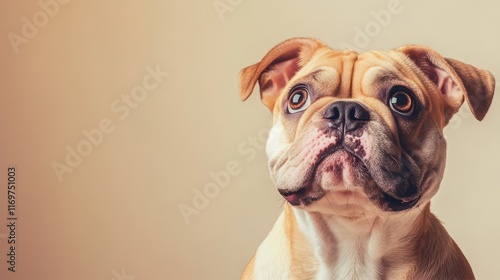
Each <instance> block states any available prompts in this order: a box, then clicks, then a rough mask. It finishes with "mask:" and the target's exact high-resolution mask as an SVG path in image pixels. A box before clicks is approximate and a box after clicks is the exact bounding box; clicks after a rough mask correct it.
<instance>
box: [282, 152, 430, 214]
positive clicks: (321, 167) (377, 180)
mask: <svg viewBox="0 0 500 280" xmlns="http://www.w3.org/2000/svg"><path fill="white" fill-rule="evenodd" d="M375 171H377V170H375ZM375 171H374V170H372V169H371V168H370V164H369V163H367V162H366V161H365V160H364V159H363V158H362V157H361V156H360V155H359V154H358V153H356V152H354V151H353V150H352V149H349V148H348V147H345V146H342V147H338V146H332V147H330V148H328V149H326V150H325V151H324V152H323V153H321V154H320V155H319V156H318V160H317V161H316V163H315V164H314V165H313V166H312V168H311V170H310V172H307V178H306V180H305V181H304V183H305V184H304V187H302V188H299V189H298V190H295V191H286V190H285V191H284V190H280V191H279V192H280V194H281V195H282V196H283V197H284V198H285V200H286V201H287V202H288V203H290V204H291V205H293V206H299V205H300V206H304V207H305V206H309V205H311V204H312V203H313V202H315V201H317V200H320V199H322V198H323V197H324V196H325V195H326V194H327V193H328V192H329V191H336V192H344V191H350V190H353V189H356V190H358V191H362V192H364V193H365V194H366V196H367V197H368V198H369V199H370V200H371V201H372V202H373V203H374V204H376V205H378V207H379V208H380V209H382V210H384V211H391V212H399V211H404V210H408V209H410V208H412V207H414V206H415V205H416V204H417V203H418V201H419V200H420V198H421V193H420V190H419V188H418V187H417V186H416V185H411V184H412V183H411V182H410V181H411V180H406V179H405V180H402V179H395V178H399V177H401V176H402V175H400V174H392V175H388V176H385V177H384V176H373V175H372V172H375ZM381 178H382V179H381ZM387 178H392V179H393V180H392V181H390V180H388V179H387ZM395 184H399V185H401V189H404V190H405V191H402V192H401V193H398V192H397V191H395V189H397V187H395V186H394V185H395ZM409 184H410V185H409Z"/></svg>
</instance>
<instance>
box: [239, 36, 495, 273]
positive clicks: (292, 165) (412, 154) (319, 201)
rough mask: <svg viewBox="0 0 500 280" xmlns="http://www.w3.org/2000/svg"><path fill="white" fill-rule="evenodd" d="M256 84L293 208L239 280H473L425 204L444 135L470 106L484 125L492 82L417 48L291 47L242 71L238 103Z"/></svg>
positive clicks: (439, 169) (299, 43)
mask: <svg viewBox="0 0 500 280" xmlns="http://www.w3.org/2000/svg"><path fill="white" fill-rule="evenodd" d="M257 83H258V84H259V89H260V96H261V99H262V102H263V103H264V105H265V106H267V107H268V108H269V110H271V112H272V114H273V127H272V129H271V131H270V135H269V139H268V142H267V145H266V153H267V156H268V159H269V170H270V172H271V177H272V179H273V181H274V183H275V185H276V188H277V189H278V192H279V193H280V194H281V195H282V196H283V198H284V199H285V200H286V203H285V206H284V211H283V213H282V215H281V216H280V217H279V219H278V221H277V222H276V223H275V225H274V227H273V229H272V230H271V232H270V233H269V235H268V236H267V238H266V239H265V240H264V242H263V243H262V244H261V245H260V247H259V248H258V249H257V252H256V254H255V256H254V257H253V258H252V260H251V261H250V262H249V264H248V265H247V267H246V268H245V270H244V272H243V276H242V279H259V280H260V279H269V280H279V279H286V280H289V279H297V280H305V279H341V280H344V279H370V280H371V279H422V280H428V279H439V280H443V279H460V280H467V279H474V275H473V272H472V269H471V267H470V265H469V263H468V262H467V259H466V258H465V256H464V255H463V254H462V252H461V251H460V249H459V247H458V246H457V245H456V244H455V242H454V241H453V240H452V239H451V237H450V236H449V235H448V233H447V232H446V230H445V229H444V227H443V226H442V225H441V223H440V221H439V220H438V219H437V218H436V217H435V216H434V215H433V214H431V213H430V206H429V203H430V200H431V198H432V197H433V196H434V195H435V194H436V192H437V190H438V188H439V184H440V182H441V179H442V177H443V172H444V166H445V157H446V141H445V139H444V137H443V128H444V127H445V126H446V125H447V124H448V122H449V121H450V119H451V118H452V117H453V114H455V113H456V112H457V111H458V110H459V108H460V106H461V105H462V104H463V103H464V101H465V102H466V103H467V104H468V105H469V107H470V109H471V111H472V113H473V114H474V116H475V117H476V118H477V119H478V120H482V119H483V118H484V116H485V114H486V112H487V111H488V108H489V106H490V104H491V100H492V98H493V91H494V87H495V81H494V78H493V76H492V75H491V74H490V73H489V72H488V71H485V70H481V69H479V68H476V67H474V66H471V65H468V64H465V63H463V62H460V61H458V60H454V59H449V58H444V57H442V56H441V55H440V54H438V53H437V52H435V51H433V50H431V49H428V48H425V47H421V46H414V45H409V46H403V47H400V48H397V49H394V50H391V51H368V52H365V53H357V52H355V51H348V50H334V49H331V48H329V47H327V46H325V45H324V44H322V43H321V42H319V41H317V40H315V39H309V38H294V39H290V40H287V41H285V42H283V43H281V44H279V45H277V46H275V47H274V48H273V49H271V50H270V51H269V52H268V53H267V54H266V55H265V56H264V58H263V59H262V60H261V61H260V62H258V63H256V64H254V65H251V66H249V67H246V68H244V69H243V70H242V71H241V73H240V80H239V90H240V97H241V99H243V100H245V99H247V98H248V97H249V96H250V95H251V93H252V91H253V89H254V87H255V85H256V84H257ZM263 175H264V174H263Z"/></svg>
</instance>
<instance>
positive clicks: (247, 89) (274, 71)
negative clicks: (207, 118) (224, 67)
mask: <svg viewBox="0 0 500 280" xmlns="http://www.w3.org/2000/svg"><path fill="white" fill-rule="evenodd" d="M321 46H323V44H322V43H321V42H319V41H318V40H315V39H311V38H293V39H289V40H286V41H284V42H282V43H280V44H278V45H277V46H275V47H274V48H272V49H271V50H270V51H269V52H268V53H267V54H266V55H265V56H264V58H263V59H262V60H261V61H260V62H259V63H256V64H254V65H251V66H248V67H246V68H244V69H243V70H241V72H240V77H239V90H240V98H241V100H246V99H247V98H248V97H249V96H250V95H251V94H252V91H253V88H254V87H255V84H256V83H257V81H259V88H260V97H261V99H262V102H263V103H264V105H266V106H267V107H268V108H269V109H270V110H271V111H272V110H273V108H274V104H275V102H276V99H277V98H278V96H279V95H280V93H281V91H282V89H283V88H284V87H285V85H286V84H287V83H288V81H289V80H290V79H292V77H293V76H294V75H295V73H297V71H299V70H300V68H302V66H304V64H306V63H307V62H308V61H309V60H310V59H311V57H312V55H313V53H314V51H315V50H316V49H317V48H319V47H321Z"/></svg>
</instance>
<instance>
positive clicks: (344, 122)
mask: <svg viewBox="0 0 500 280" xmlns="http://www.w3.org/2000/svg"><path fill="white" fill-rule="evenodd" d="M323 118H325V119H328V120H329V121H330V123H331V124H333V125H334V127H335V128H338V129H340V128H342V127H344V129H345V132H347V131H351V130H355V129H358V128H360V127H362V126H364V125H365V124H366V122H368V121H369V120H370V113H369V112H368V111H367V110H366V109H365V107H363V105H361V104H360V103H358V102H352V101H336V102H333V103H332V104H330V105H329V106H328V108H326V110H325V112H324V114H323Z"/></svg>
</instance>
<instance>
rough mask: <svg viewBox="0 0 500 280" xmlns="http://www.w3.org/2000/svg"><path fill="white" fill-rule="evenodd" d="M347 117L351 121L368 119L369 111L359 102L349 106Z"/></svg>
mask: <svg viewBox="0 0 500 280" xmlns="http://www.w3.org/2000/svg"><path fill="white" fill-rule="evenodd" d="M348 117H349V119H350V120H353V121H369V120H370V113H368V111H367V110H366V109H365V108H363V107H362V106H361V105H359V104H355V105H354V106H352V107H351V109H350V110H349V113H348Z"/></svg>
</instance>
